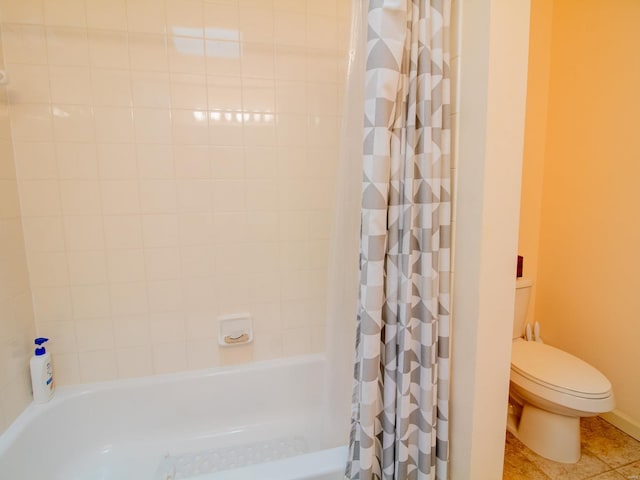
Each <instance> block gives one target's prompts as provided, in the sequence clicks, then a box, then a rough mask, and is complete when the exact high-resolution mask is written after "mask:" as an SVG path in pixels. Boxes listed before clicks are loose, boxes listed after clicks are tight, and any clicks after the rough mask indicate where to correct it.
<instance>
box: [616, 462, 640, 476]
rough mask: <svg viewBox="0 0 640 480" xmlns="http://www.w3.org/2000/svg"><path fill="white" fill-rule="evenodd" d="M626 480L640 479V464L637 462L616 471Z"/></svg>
mask: <svg viewBox="0 0 640 480" xmlns="http://www.w3.org/2000/svg"><path fill="white" fill-rule="evenodd" d="M616 472H618V473H619V474H620V475H622V476H623V477H624V478H628V479H630V480H631V479H633V480H637V479H639V478H640V462H635V463H632V464H630V465H627V466H624V467H620V468H618V469H617V470H616Z"/></svg>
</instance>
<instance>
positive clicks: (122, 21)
mask: <svg viewBox="0 0 640 480" xmlns="http://www.w3.org/2000/svg"><path fill="white" fill-rule="evenodd" d="M85 7H86V12H87V26H88V27H89V28H103V29H107V30H126V29H127V7H126V1H125V0H86V1H85Z"/></svg>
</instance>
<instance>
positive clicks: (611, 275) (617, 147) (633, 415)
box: [521, 0, 640, 431]
mask: <svg viewBox="0 0 640 480" xmlns="http://www.w3.org/2000/svg"><path fill="white" fill-rule="evenodd" d="M541 3H546V2H541ZM545 8H546V7H545ZM638 18H640V3H638V2H636V1H634V0H626V1H619V2H616V4H615V8H614V6H613V5H611V4H610V3H606V2H598V1H595V0H589V1H568V0H563V1H559V0H557V1H556V2H555V4H554V8H553V17H552V21H553V26H552V41H551V50H550V52H551V55H550V67H549V71H550V76H549V87H548V88H549V93H548V124H547V131H546V153H545V156H544V181H543V183H542V204H541V215H540V218H541V221H540V230H539V261H538V265H537V267H538V272H537V279H536V282H537V295H536V297H535V314H536V319H537V320H539V321H540V323H541V325H542V333H543V336H544V338H545V339H546V341H547V342H549V343H551V344H553V345H557V346H559V347H561V348H563V349H564V350H566V351H568V352H571V353H573V354H575V355H577V356H579V357H581V358H583V359H584V360H586V361H587V362H589V363H591V364H592V365H594V366H595V367H597V368H598V369H600V370H601V371H602V372H603V373H604V374H605V375H606V376H607V377H608V378H609V379H610V380H611V382H612V383H613V388H614V392H615V395H616V398H617V408H618V410H619V412H620V414H622V416H624V417H625V418H628V419H629V420H631V422H632V423H633V422H635V425H636V428H638V426H640V383H638V381H637V377H638V375H637V365H638V363H639V362H640V349H639V348H638V339H640V322H639V321H638V313H639V312H640V296H639V295H638V294H637V291H636V290H637V288H636V286H637V274H638V268H637V267H638V263H639V262H638V252H637V246H638V244H639V241H640V209H639V208H638V205H640V189H638V186H637V183H638V178H640V162H639V161H638V160H639V159H640V142H639V141H638V132H637V125H638V122H637V115H638V113H637V112H638V109H639V107H640V90H639V89H638V85H640V63H639V61H638V56H637V46H638V45H639V44H640V30H639V29H638V28H637V25H638ZM547 22H548V13H547V20H545V21H544V23H547ZM536 28H537V26H536ZM545 28H546V27H545ZM539 47H540V48H541V49H544V48H546V40H543V42H542V43H541V44H540V45H539ZM542 56H544V54H542ZM532 58H535V57H532ZM532 66H533V68H539V67H536V66H535V65H532ZM538 73H539V74H540V77H541V78H540V79H539V81H540V82H542V81H543V77H544V76H545V75H546V70H545V68H544V67H543V68H540V70H539V71H538ZM534 94H535V92H534ZM531 112H532V111H531V110H529V112H528V113H531ZM534 114H535V112H534ZM540 121H541V120H540V119H533V120H532V122H531V123H528V125H533V124H534V123H535V124H536V125H537V124H538V123H539V122H540ZM529 138H532V139H535V138H542V134H540V132H539V128H538V127H536V128H535V129H531V130H528V131H527V139H529ZM533 143H534V142H532V144H533ZM532 144H529V143H528V145H529V146H530V147H531V145H532ZM529 154H531V155H533V154H534V149H533V148H530V149H529ZM525 159H527V155H525ZM535 168H540V167H539V166H538V167H535ZM529 181H532V183H535V182H536V181H538V180H537V179H535V178H534V179H533V180H531V179H527V178H526V175H525V183H527V182H529ZM535 188H536V187H535V186H532V187H531V189H530V191H532V190H535ZM524 208H525V207H524V206H523V212H524ZM525 218H526V217H525V215H524V214H523V220H524V219H525ZM533 218H534V216H529V219H530V220H532V219H533ZM533 221H534V222H535V220H533ZM525 228H526V229H527V231H529V232H530V238H528V239H523V237H522V236H521V246H523V247H524V245H525V244H528V245H531V244H533V243H534V242H535V233H536V232H535V225H526V224H523V229H522V230H521V233H522V232H523V231H524V229H525ZM526 242H528V243H526ZM527 248H529V247H527ZM525 262H526V260H525ZM638 431H640V430H638Z"/></svg>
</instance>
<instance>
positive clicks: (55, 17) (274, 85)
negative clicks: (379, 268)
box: [0, 0, 350, 391]
mask: <svg viewBox="0 0 640 480" xmlns="http://www.w3.org/2000/svg"><path fill="white" fill-rule="evenodd" d="M349 4H350V2H349V0H330V1H323V2H318V1H316V0H306V1H305V0H296V1H284V0H63V1H61V0H22V1H21V2H15V1H13V0H0V19H1V22H2V40H3V47H4V52H5V59H6V63H7V69H8V70H9V73H10V75H11V77H12V79H13V81H12V83H11V86H10V88H9V91H8V99H9V104H10V106H9V116H10V120H11V129H12V137H13V143H14V149H15V166H16V171H17V180H18V187H19V194H20V203H21V206H22V215H23V218H24V235H25V239H24V245H25V248H26V253H27V258H28V265H29V271H30V274H31V284H32V287H33V294H34V308H35V320H36V326H37V331H38V334H40V335H46V336H51V337H52V342H51V351H52V352H53V356H54V363H55V365H54V366H55V369H56V372H57V375H58V381H59V383H60V384H65V383H76V382H89V381H96V380H103V379H109V378H116V377H130V376H138V375H147V374H151V373H162V372H171V371H178V370H183V369H187V368H201V367H205V366H213V365H218V364H225V363H230V362H236V361H248V360H252V359H253V360H259V359H266V358H274V357H280V356H284V355H294V354H299V353H309V352H316V351H321V350H323V349H324V344H323V342H321V341H319V340H318V338H319V337H322V336H323V331H324V324H325V310H326V308H325V297H326V285H325V283H326V270H327V259H328V248H329V235H330V228H331V221H330V220H331V218H332V208H333V196H334V188H335V187H334V183H335V175H336V162H337V157H338V139H339V129H340V121H341V117H340V113H341V112H340V108H339V106H340V105H341V101H342V100H341V98H340V96H341V93H342V91H343V78H342V76H343V73H344V62H345V60H346V47H347V39H348V31H347V30H348V18H347V17H348V13H349ZM245 311H246V312H250V313H251V314H252V315H253V316H254V321H255V328H256V337H255V338H256V340H255V344H254V345H252V346H251V347H248V348H243V349H239V350H237V351H233V349H225V350H220V351H219V350H218V347H217V345H216V337H217V332H216V324H215V319H216V317H217V316H218V315H221V314H227V313H233V312H245ZM0 389H1V385H0ZM0 391H1V390H0Z"/></svg>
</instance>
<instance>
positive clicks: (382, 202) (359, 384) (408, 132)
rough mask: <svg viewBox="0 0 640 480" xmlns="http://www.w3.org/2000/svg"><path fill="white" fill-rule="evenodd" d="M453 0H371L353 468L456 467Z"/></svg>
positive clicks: (359, 474) (411, 474) (418, 474)
mask: <svg viewBox="0 0 640 480" xmlns="http://www.w3.org/2000/svg"><path fill="white" fill-rule="evenodd" d="M450 3H451V2H450V0H370V3H369V11H368V19H367V22H368V25H367V27H368V32H367V52H366V66H365V106H364V112H365V118H364V150H363V153H364V156H363V185H362V188H363V191H362V211H361V235H360V236H361V239H360V292H359V308H358V318H357V334H356V335H357V340H356V365H355V369H354V377H355V378H354V379H355V382H354V390H353V403H352V414H351V438H350V446H349V461H348V465H347V469H346V474H345V478H348V479H358V480H369V479H382V480H413V479H416V480H422V479H443V480H444V479H446V478H448V456H449V455H448V450H449V439H448V419H449V322H450V318H449V310H450V306H449V305H450V303H449V287H450V263H451V262H450V246H451V199H450V193H451V186H450V183H451V181H450V173H451V172H450V140H451V139H450V126H449V115H450V111H449V105H450V98H449V97H450V92H449V20H450V11H451V6H450Z"/></svg>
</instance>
